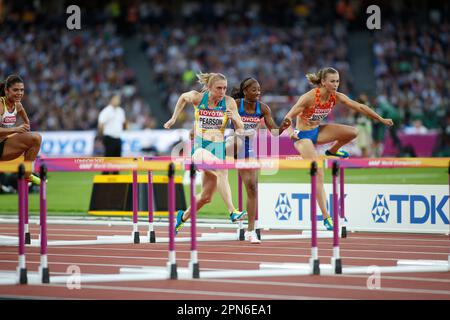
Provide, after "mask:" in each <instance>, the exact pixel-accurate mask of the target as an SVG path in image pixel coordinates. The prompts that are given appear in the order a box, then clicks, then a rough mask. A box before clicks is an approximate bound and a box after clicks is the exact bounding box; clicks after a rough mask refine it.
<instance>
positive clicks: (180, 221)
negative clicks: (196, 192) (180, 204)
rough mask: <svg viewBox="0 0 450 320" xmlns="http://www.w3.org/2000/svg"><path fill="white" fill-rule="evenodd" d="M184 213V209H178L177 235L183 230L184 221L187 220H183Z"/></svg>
mask: <svg viewBox="0 0 450 320" xmlns="http://www.w3.org/2000/svg"><path fill="white" fill-rule="evenodd" d="M183 214H184V211H183V210H178V213H177V223H176V225H175V235H177V234H178V232H179V231H180V230H181V228H183V226H184V223H185V222H186V221H183Z"/></svg>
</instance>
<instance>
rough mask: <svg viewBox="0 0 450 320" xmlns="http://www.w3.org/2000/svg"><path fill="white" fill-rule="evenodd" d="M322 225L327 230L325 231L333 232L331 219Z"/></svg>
mask: <svg viewBox="0 0 450 320" xmlns="http://www.w3.org/2000/svg"><path fill="white" fill-rule="evenodd" d="M323 225H324V226H325V228H327V230H329V231H330V230H333V220H331V217H328V218H326V219H325V220H323Z"/></svg>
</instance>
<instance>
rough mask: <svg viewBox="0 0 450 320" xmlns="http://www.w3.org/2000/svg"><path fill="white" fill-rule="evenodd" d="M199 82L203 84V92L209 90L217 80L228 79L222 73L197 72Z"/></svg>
mask: <svg viewBox="0 0 450 320" xmlns="http://www.w3.org/2000/svg"><path fill="white" fill-rule="evenodd" d="M196 76H197V78H198V82H199V83H200V84H201V85H203V88H202V92H204V91H207V90H208V88H209V87H211V86H212V85H213V83H214V82H216V81H217V80H227V78H226V77H225V76H224V75H223V74H221V73H203V72H200V73H197V74H196Z"/></svg>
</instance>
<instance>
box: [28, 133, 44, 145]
mask: <svg viewBox="0 0 450 320" xmlns="http://www.w3.org/2000/svg"><path fill="white" fill-rule="evenodd" d="M31 137H32V139H31V141H32V142H33V145H34V146H40V145H41V143H42V136H41V135H40V134H39V133H36V132H33V133H32V134H31Z"/></svg>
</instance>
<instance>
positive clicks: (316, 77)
mask: <svg viewBox="0 0 450 320" xmlns="http://www.w3.org/2000/svg"><path fill="white" fill-rule="evenodd" d="M329 73H339V72H338V71H337V70H336V69H334V68H331V67H328V68H323V69H320V70H319V71H318V72H316V73H307V74H306V79H308V82H309V83H310V84H312V85H313V86H320V84H321V83H322V80H323V79H326V77H327V74H329Z"/></svg>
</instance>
